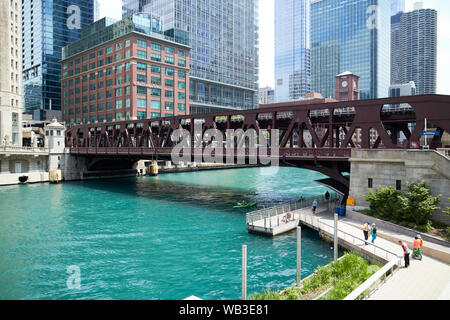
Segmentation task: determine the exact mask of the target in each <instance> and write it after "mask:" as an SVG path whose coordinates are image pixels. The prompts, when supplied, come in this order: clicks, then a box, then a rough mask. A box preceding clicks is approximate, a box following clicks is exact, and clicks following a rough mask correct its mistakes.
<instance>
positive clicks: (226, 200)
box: [69, 171, 312, 212]
mask: <svg viewBox="0 0 450 320" xmlns="http://www.w3.org/2000/svg"><path fill="white" fill-rule="evenodd" d="M222 172H224V173H225V172H226V171H222ZM227 172H230V171H227ZM188 174H190V175H191V176H186V174H184V175H183V176H181V175H179V174H176V173H175V174H171V176H170V177H168V178H165V177H164V178H162V179H161V178H159V177H131V178H115V179H105V180H89V181H82V182H70V183H69V184H71V185H74V186H76V185H80V186H82V187H83V188H89V189H94V190H97V191H100V190H101V191H107V192H114V193H120V194H122V195H128V196H136V197H140V198H148V199H150V198H151V199H153V200H158V201H165V202H171V203H177V204H185V205H189V206H195V207H199V208H205V209H214V210H219V211H224V212H250V211H255V210H258V209H262V208H265V207H271V206H276V205H279V204H284V203H287V202H292V201H297V200H298V194H297V193H290V194H289V193H286V192H281V191H280V189H279V187H277V186H274V187H273V188H269V189H263V190H262V189H258V188H257V187H255V186H254V185H252V184H250V185H247V186H245V187H242V186H239V187H240V188H236V187H230V186H226V185H224V184H221V183H220V181H219V182H217V184H214V185H204V184H195V183H187V182H183V179H186V177H189V178H190V179H196V177H197V176H196V175H198V174H203V175H206V174H207V173H206V172H201V173H198V172H195V173H194V172H193V173H188ZM216 174H217V173H216ZM174 179H175V180H174ZM249 179H255V177H253V176H249ZM250 181H251V180H250ZM190 182H192V181H190ZM236 183H237V184H239V181H236ZM311 183H312V182H311ZM242 201H246V202H247V203H252V202H256V203H257V206H255V207H251V208H240V209H233V206H235V205H236V204H237V203H238V202H242Z"/></svg>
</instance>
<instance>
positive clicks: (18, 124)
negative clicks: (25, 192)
mask: <svg viewBox="0 0 450 320" xmlns="http://www.w3.org/2000/svg"><path fill="white" fill-rule="evenodd" d="M21 17H22V8H21V0H1V1H0V43H1V45H0V61H1V63H0V146H19V147H20V146H22V18H21Z"/></svg>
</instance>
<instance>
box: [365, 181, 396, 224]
mask: <svg viewBox="0 0 450 320" xmlns="http://www.w3.org/2000/svg"><path fill="white" fill-rule="evenodd" d="M399 197H400V192H399V191H397V190H395V189H394V188H393V187H390V186H389V187H385V188H382V187H380V188H378V189H377V190H376V192H375V193H373V192H371V191H369V194H368V195H367V196H366V198H367V201H368V202H369V203H370V209H371V210H372V211H374V212H376V213H377V214H378V215H379V216H380V217H381V218H385V217H389V216H392V214H393V212H399V211H400V208H401V202H400V198H399Z"/></svg>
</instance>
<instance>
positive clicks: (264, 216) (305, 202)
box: [246, 193, 341, 228]
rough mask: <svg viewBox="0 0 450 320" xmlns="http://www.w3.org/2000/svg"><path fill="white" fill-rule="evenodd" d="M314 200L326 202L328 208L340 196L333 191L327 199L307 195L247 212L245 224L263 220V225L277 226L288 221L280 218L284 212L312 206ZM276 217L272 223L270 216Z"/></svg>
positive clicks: (321, 203) (338, 200) (336, 201)
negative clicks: (306, 196) (293, 200)
mask: <svg viewBox="0 0 450 320" xmlns="http://www.w3.org/2000/svg"><path fill="white" fill-rule="evenodd" d="M314 200H316V201H317V203H318V206H321V205H323V204H328V205H329V209H331V208H333V207H334V206H333V205H334V204H337V203H338V202H340V201H341V198H340V197H339V195H337V194H335V193H333V194H330V198H329V199H328V200H326V199H324V198H323V196H319V197H317V196H316V197H309V198H302V199H300V200H299V201H297V202H291V203H287V204H283V205H279V206H275V207H270V208H264V209H260V210H257V211H253V212H249V213H247V215H246V222H247V225H254V224H255V222H257V221H262V220H264V227H270V228H272V227H275V226H277V227H279V226H280V225H282V224H285V223H287V222H289V221H292V220H289V219H286V220H283V218H281V219H280V217H282V216H283V215H284V214H287V213H292V212H293V211H297V210H301V209H305V208H308V207H312V203H313V201H314ZM273 217H278V218H277V220H276V224H273V223H272V218H273Z"/></svg>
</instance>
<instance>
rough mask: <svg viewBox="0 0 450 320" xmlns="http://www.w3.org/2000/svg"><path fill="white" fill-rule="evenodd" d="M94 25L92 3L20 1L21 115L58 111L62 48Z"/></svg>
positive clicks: (79, 0)
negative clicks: (22, 94)
mask: <svg viewBox="0 0 450 320" xmlns="http://www.w3.org/2000/svg"><path fill="white" fill-rule="evenodd" d="M93 22H94V0H70V1H68V0H58V1H56V0H23V2H22V26H23V38H22V45H23V50H22V51H23V57H22V62H23V93H24V108H23V111H24V112H25V113H34V112H35V110H40V111H41V112H42V111H43V110H50V109H51V110H61V56H62V48H63V47H64V46H66V45H68V44H70V43H72V42H74V41H76V40H78V39H79V38H80V35H81V29H82V28H83V27H85V26H88V25H90V24H92V23H93Z"/></svg>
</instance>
